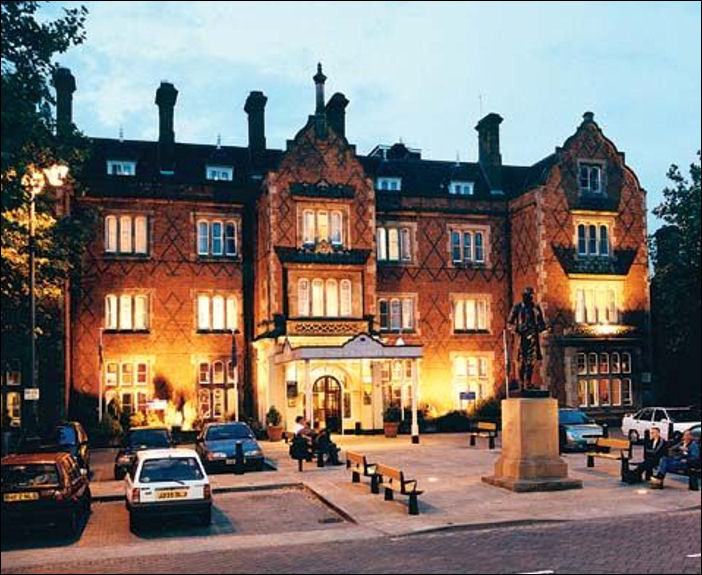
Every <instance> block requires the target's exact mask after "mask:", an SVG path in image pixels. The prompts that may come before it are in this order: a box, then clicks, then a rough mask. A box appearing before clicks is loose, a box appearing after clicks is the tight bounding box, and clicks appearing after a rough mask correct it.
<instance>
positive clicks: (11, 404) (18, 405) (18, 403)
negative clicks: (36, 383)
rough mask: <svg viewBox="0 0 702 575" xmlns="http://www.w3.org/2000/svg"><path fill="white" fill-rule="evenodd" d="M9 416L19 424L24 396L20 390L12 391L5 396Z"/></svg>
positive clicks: (13, 421) (11, 420)
mask: <svg viewBox="0 0 702 575" xmlns="http://www.w3.org/2000/svg"><path fill="white" fill-rule="evenodd" d="M5 405H6V409H7V418H8V419H9V420H10V422H12V423H13V424H14V425H17V424H18V423H19V421H20V419H21V418H22V396H21V395H20V393H19V392H18V391H10V392H8V393H7V395H6V396H5Z"/></svg>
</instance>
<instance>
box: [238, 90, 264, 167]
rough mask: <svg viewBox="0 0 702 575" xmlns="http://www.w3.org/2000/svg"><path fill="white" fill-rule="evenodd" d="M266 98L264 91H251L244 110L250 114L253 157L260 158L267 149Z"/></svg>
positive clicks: (250, 137)
mask: <svg viewBox="0 0 702 575" xmlns="http://www.w3.org/2000/svg"><path fill="white" fill-rule="evenodd" d="M267 101H268V98H266V96H265V94H264V93H263V92H259V91H255V92H251V93H249V96H248V98H246V103H245V104H244V111H245V112H246V113H247V114H248V116H249V152H250V153H251V157H252V158H259V157H260V156H261V154H262V153H263V152H264V151H265V149H266V121H265V110H266V102H267Z"/></svg>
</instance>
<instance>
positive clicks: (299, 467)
mask: <svg viewBox="0 0 702 575" xmlns="http://www.w3.org/2000/svg"><path fill="white" fill-rule="evenodd" d="M297 470H298V471H302V459H298V460H297Z"/></svg>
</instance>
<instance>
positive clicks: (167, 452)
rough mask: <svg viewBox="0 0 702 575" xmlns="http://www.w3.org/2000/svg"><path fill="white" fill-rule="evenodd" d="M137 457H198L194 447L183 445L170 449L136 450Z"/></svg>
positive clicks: (140, 458) (142, 458)
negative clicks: (189, 447)
mask: <svg viewBox="0 0 702 575" xmlns="http://www.w3.org/2000/svg"><path fill="white" fill-rule="evenodd" d="M136 456H137V459H139V460H142V461H143V460H144V459H167V458H170V457H198V455H197V453H196V452H195V450H194V449H186V448H185V447H173V448H170V449H147V450H144V451H138V452H137V454H136Z"/></svg>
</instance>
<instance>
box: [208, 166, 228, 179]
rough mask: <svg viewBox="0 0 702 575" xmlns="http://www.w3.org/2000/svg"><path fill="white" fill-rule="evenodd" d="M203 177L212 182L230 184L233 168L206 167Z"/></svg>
mask: <svg viewBox="0 0 702 575" xmlns="http://www.w3.org/2000/svg"><path fill="white" fill-rule="evenodd" d="M205 177H206V178H207V179H208V180H211V181H214V182H231V181H232V180H233V179H234V168H232V167H231V166H207V167H206V168H205Z"/></svg>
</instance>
